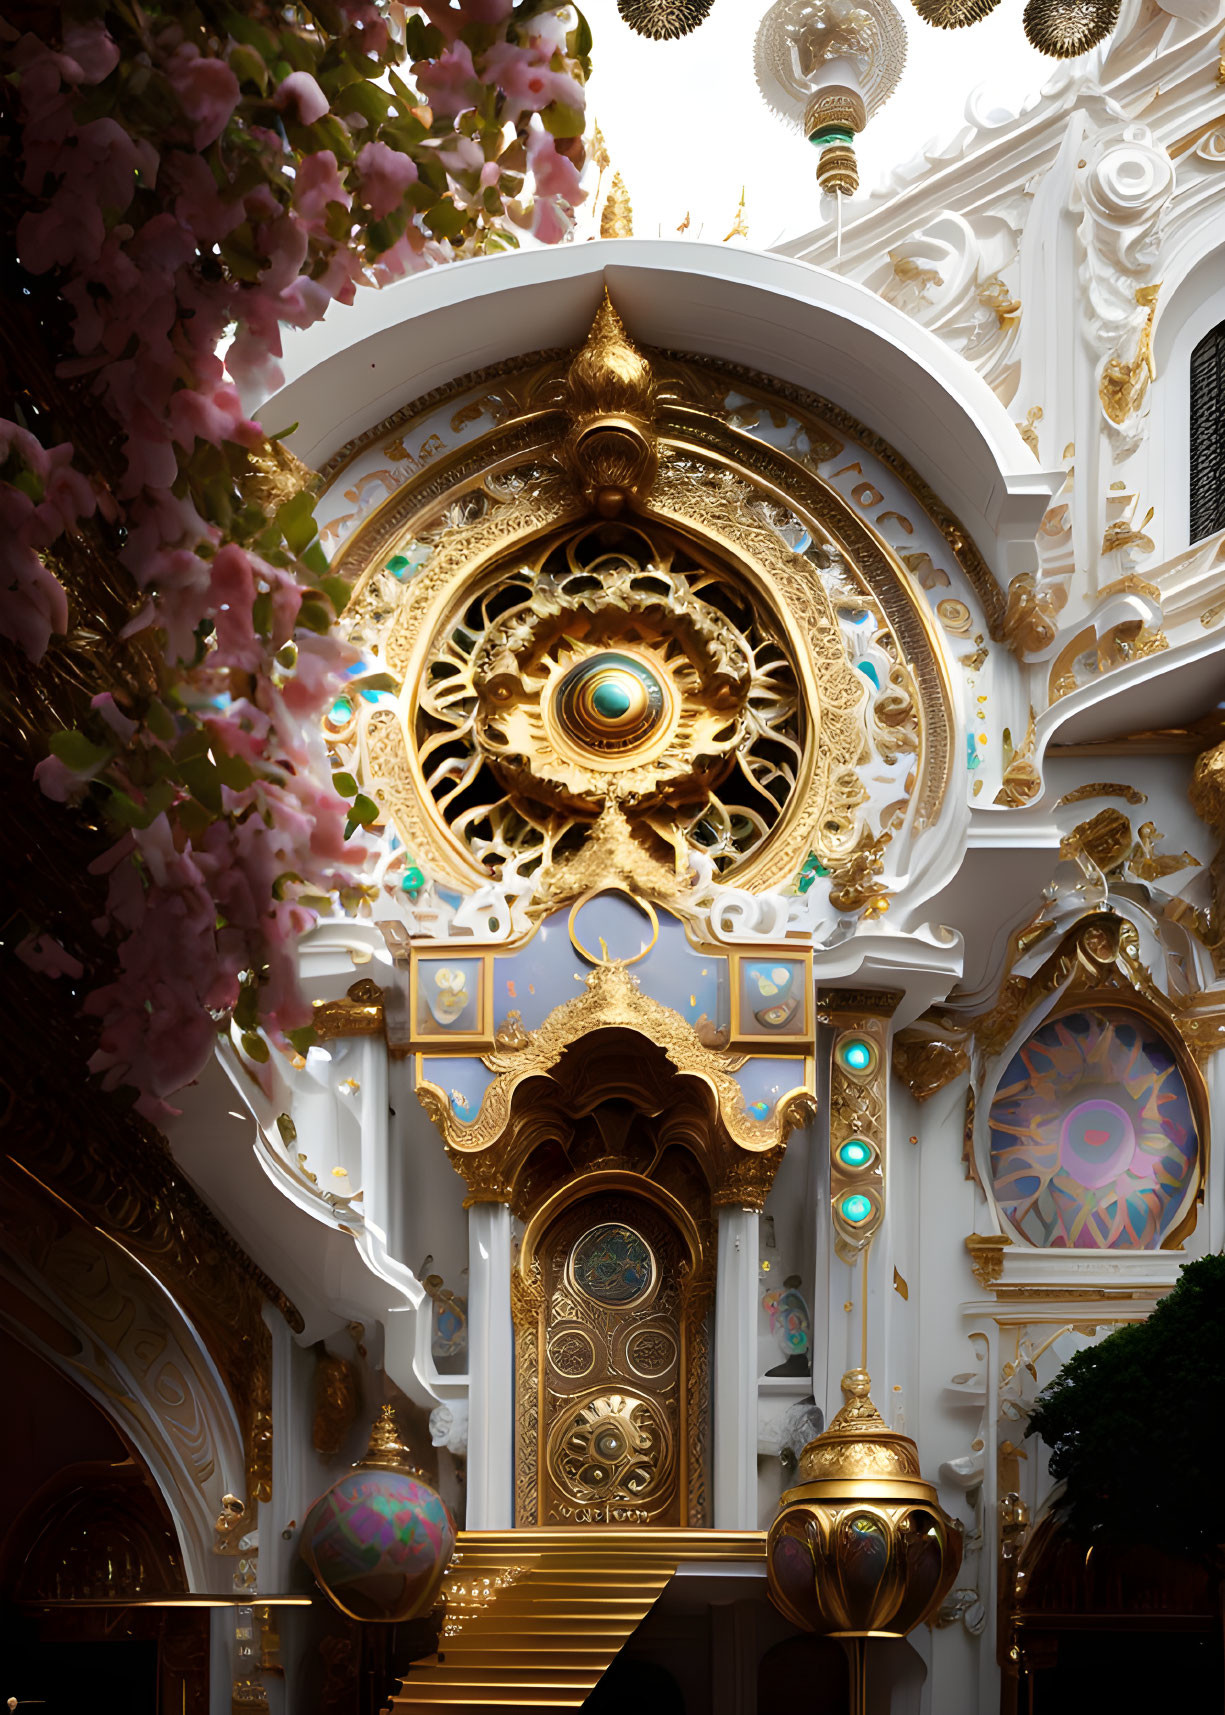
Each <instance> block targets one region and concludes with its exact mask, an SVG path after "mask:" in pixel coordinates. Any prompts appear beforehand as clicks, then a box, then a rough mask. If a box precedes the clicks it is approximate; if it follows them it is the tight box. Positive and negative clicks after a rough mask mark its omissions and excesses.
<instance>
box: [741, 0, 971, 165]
mask: <svg viewBox="0 0 1225 1715" xmlns="http://www.w3.org/2000/svg"><path fill="white" fill-rule="evenodd" d="M979 3H981V0H979ZM905 63H906V31H905V27H904V26H903V24H902V19H901V16H900V14H899V13H898V12H897V10H896V9H895V8H894V7H893V6H892V5H891V4H890V3H889V0H776V4H775V5H774V6H772V7H771V8H770V10H769V11H768V12H767V13H766V15H765V17H764V18H763V19H762V21H761V25H760V28H759V29H758V32H757V48H756V68H757V83H758V87H759V88H760V90H761V93H762V95H763V97H764V98H765V101H766V105H767V106H768V107H770V108H772V109H773V111H774V112H775V113H777V114H778V116H779V117H780V118H781V119H785V120H786V121H787V122H788V123H789V124H792V125H795V126H797V127H798V128H799V129H800V130H802V131H803V133H804V135H805V137H807V139H808V141H809V142H810V143H811V144H813V146H814V147H815V148H816V149H818V150H819V151H820V156H819V159H818V162H817V183H818V184H819V185H820V187H821V189H822V190H823V191H827V192H830V193H833V194H835V195H838V196H853V195H854V193H855V192H856V190H858V188H859V169H858V166H857V164H856V160H855V138H856V137H857V136H858V135H859V133H860V132H861V131H862V130H863V129H864V127H865V125H866V124H867V122H868V120H869V119H870V118H871V117H872V115H873V114H874V113H875V112H876V110H877V108H878V107H880V106H881V105H882V103H883V102H885V101H887V100H888V98H889V96H890V95H892V93H893V91H894V90H895V89H896V87H897V84H898V80H899V79H900V77H901V75H902V68H903V66H904V65H905Z"/></svg>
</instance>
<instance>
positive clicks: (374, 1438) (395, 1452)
mask: <svg viewBox="0 0 1225 1715" xmlns="http://www.w3.org/2000/svg"><path fill="white" fill-rule="evenodd" d="M359 1467H360V1468H361V1469H363V1470H367V1469H374V1470H378V1471H405V1472H407V1473H409V1474H410V1475H411V1476H414V1477H424V1476H425V1472H424V1471H422V1470H421V1468H420V1466H419V1465H418V1464H417V1461H416V1459H415V1458H414V1457H413V1455H412V1453H411V1451H410V1450H409V1448H408V1447H406V1446H405V1444H404V1442H403V1441H401V1439H400V1430H399V1426H398V1424H397V1423H396V1408H395V1406H394V1405H382V1406H380V1407H379V1414H378V1416H377V1417H376V1418H375V1420H374V1427H373V1428H372V1429H371V1431H370V1445H369V1446H368V1447H367V1449H366V1451H365V1453H364V1454H363V1455H362V1457H361V1458H360V1459H359V1460H358V1461H357V1464H356V1465H355V1466H354V1469H355V1470H356V1469H358V1468H359Z"/></svg>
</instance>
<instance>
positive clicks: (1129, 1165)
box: [991, 1008, 1199, 1250]
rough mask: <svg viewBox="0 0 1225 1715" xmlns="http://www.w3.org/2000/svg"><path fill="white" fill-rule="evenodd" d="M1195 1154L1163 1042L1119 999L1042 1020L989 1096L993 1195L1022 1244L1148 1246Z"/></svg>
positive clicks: (1182, 1087) (1183, 1193)
mask: <svg viewBox="0 0 1225 1715" xmlns="http://www.w3.org/2000/svg"><path fill="white" fill-rule="evenodd" d="M1198 1159H1199V1139H1198V1136H1197V1133H1196V1129H1195V1119H1194V1116H1193V1114H1192V1111H1191V1102H1190V1098H1189V1096H1188V1093H1187V1086H1186V1084H1185V1082H1184V1081H1183V1077H1182V1074H1181V1072H1180V1071H1179V1069H1178V1065H1177V1062H1176V1060H1175V1058H1174V1054H1173V1052H1172V1051H1171V1049H1170V1047H1169V1046H1168V1044H1167V1043H1166V1042H1165V1041H1164V1040H1163V1038H1162V1037H1161V1036H1160V1035H1159V1034H1158V1033H1157V1032H1156V1031H1155V1030H1154V1029H1152V1027H1151V1026H1149V1025H1148V1024H1147V1023H1146V1022H1145V1021H1144V1020H1143V1019H1141V1018H1140V1017H1139V1016H1138V1015H1137V1014H1135V1013H1132V1012H1126V1011H1124V1010H1122V1009H1113V1008H1111V1009H1106V1008H1103V1009H1101V1010H1096V1009H1095V1010H1093V1011H1088V1010H1086V1011H1084V1012H1070V1013H1065V1014H1064V1016H1063V1017H1061V1018H1055V1019H1052V1020H1050V1021H1049V1022H1048V1023H1046V1024H1043V1025H1042V1026H1041V1027H1040V1028H1039V1029H1037V1030H1035V1031H1034V1033H1033V1035H1032V1036H1031V1037H1030V1038H1029V1040H1028V1041H1027V1042H1026V1043H1025V1045H1024V1046H1023V1047H1022V1048H1021V1049H1020V1051H1019V1052H1018V1053H1017V1054H1016V1055H1014V1057H1013V1059H1012V1061H1011V1062H1010V1064H1009V1066H1008V1069H1007V1071H1006V1072H1005V1073H1004V1076H1003V1078H1002V1079H1001V1081H1000V1085H999V1088H998V1090H997V1091H996V1095H995V1100H994V1101H993V1102H992V1104H991V1179H992V1185H993V1188H994V1192H995V1198H996V1202H997V1203H998V1204H999V1206H1000V1209H1001V1211H1002V1212H1003V1214H1004V1215H1005V1217H1006V1218H1007V1219H1008V1220H1009V1221H1010V1222H1011V1223H1012V1225H1013V1226H1014V1227H1015V1228H1017V1230H1018V1231H1019V1232H1020V1233H1021V1234H1022V1235H1023V1236H1024V1237H1025V1238H1026V1239H1028V1240H1029V1242H1030V1243H1031V1244H1035V1245H1040V1246H1043V1247H1049V1248H1052V1249H1069V1248H1071V1249H1080V1250H1156V1249H1157V1248H1158V1247H1159V1246H1160V1245H1161V1243H1162V1241H1163V1239H1164V1238H1165V1236H1166V1234H1167V1233H1168V1232H1169V1231H1170V1229H1171V1228H1172V1227H1173V1225H1174V1223H1175V1222H1176V1220H1177V1219H1178V1217H1179V1216H1180V1215H1181V1213H1182V1211H1183V1210H1184V1209H1185V1207H1186V1203H1187V1198H1188V1195H1189V1194H1190V1192H1191V1191H1192V1190H1193V1188H1194V1183H1195V1179H1196V1172H1197V1163H1198Z"/></svg>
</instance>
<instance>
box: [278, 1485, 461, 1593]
mask: <svg viewBox="0 0 1225 1715" xmlns="http://www.w3.org/2000/svg"><path fill="white" fill-rule="evenodd" d="M454 1548H455V1521H454V1519H453V1518H452V1517H451V1514H450V1513H449V1512H448V1511H447V1508H446V1506H445V1505H444V1504H443V1501H442V1499H441V1497H440V1496H439V1495H438V1494H437V1492H436V1491H435V1490H434V1489H432V1488H431V1487H430V1485H429V1484H428V1483H426V1482H423V1481H422V1479H421V1478H420V1477H415V1476H411V1475H410V1474H409V1473H408V1472H406V1471H394V1470H386V1469H378V1468H363V1467H360V1466H359V1467H358V1468H357V1469H356V1470H353V1471H350V1472H349V1473H348V1474H347V1475H346V1476H344V1477H341V1479H340V1481H339V1482H336V1483H333V1484H332V1486H331V1488H330V1489H328V1490H327V1491H326V1492H325V1493H324V1494H323V1495H321V1496H320V1497H319V1499H318V1500H317V1501H316V1502H315V1504H314V1506H312V1507H311V1509H310V1511H309V1512H308V1513H307V1515H306V1517H305V1519H304V1520H303V1521H302V1541H301V1549H302V1558H303V1559H304V1560H305V1561H306V1564H307V1565H308V1566H309V1567H310V1569H311V1571H312V1572H313V1573H314V1575H315V1578H316V1580H317V1582H318V1583H319V1586H320V1588H321V1589H322V1590H323V1592H324V1594H325V1595H326V1596H328V1597H329V1599H330V1600H331V1601H332V1602H334V1603H335V1605H336V1606H337V1607H338V1608H339V1609H340V1610H341V1612H342V1613H344V1614H348V1615H349V1616H350V1618H351V1619H355V1620H375V1621H381V1622H383V1623H385V1624H395V1623H397V1622H399V1621H402V1620H413V1619H417V1618H419V1617H420V1616H421V1615H423V1614H428V1613H429V1612H430V1610H431V1608H433V1606H434V1603H435V1600H436V1598H437V1595H438V1589H439V1586H440V1585H441V1583H442V1575H443V1573H444V1572H445V1571H446V1569H447V1563H448V1561H449V1560H450V1558H451V1554H452V1551H453V1550H454Z"/></svg>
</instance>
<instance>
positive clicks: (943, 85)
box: [579, 0, 1066, 250]
mask: <svg viewBox="0 0 1225 1715" xmlns="http://www.w3.org/2000/svg"><path fill="white" fill-rule="evenodd" d="M579 4H580V5H581V6H582V8H583V11H584V13H585V14H586V17H587V20H588V22H589V23H590V25H591V31H592V35H593V37H594V40H595V50H594V54H593V74H592V79H591V83H590V84H589V86H588V111H589V113H590V114H591V115H593V116H594V118H595V119H597V120H598V121H599V124H600V129H601V130H602V131H603V133H604V137H605V140H606V141H607V143H608V149H609V153H610V154H611V156H612V161H613V167H614V169H616V170H617V171H619V172H620V173H621V175H622V177H623V178H624V180H625V183H626V187H627V189H628V190H629V193H630V200H631V202H632V203H633V208H634V233H635V236H637V237H640V238H654V237H656V236H661V237H665V238H671V237H673V236H675V233H676V228H677V227H678V226H679V225H680V223H681V222H682V221H683V220H684V218H685V215H686V213H688V214H689V215H690V217H691V218H690V226H689V229H688V232H687V233H686V234H685V235H684V236H686V237H688V238H704V239H705V240H706V242H708V243H709V242H710V241H711V240H714V241H715V242H718V241H720V240H721V239H722V238H723V237H724V235H725V234H726V233H727V232H728V231H729V229H730V228H731V226H732V224H733V222H734V220H735V218H736V205H737V203H738V202H739V200H740V188H741V185H743V186H744V188H745V193H746V202H745V213H746V216H747V220H748V227H749V236H748V243H749V244H750V245H751V247H752V248H753V249H755V250H765V249H769V248H770V247H771V246H772V245H774V244H778V243H779V242H780V241H782V240H783V239H787V238H795V237H797V236H799V235H800V234H801V233H804V232H807V231H809V230H811V229H812V228H813V227H815V226H817V225H819V224H821V222H822V213H821V200H822V199H821V198H820V197H819V195H818V192H817V186H816V164H817V156H816V150H815V149H813V148H812V146H811V145H810V144H809V143H807V142H806V141H805V140H804V138H803V137H801V136H800V134H799V132H798V131H794V130H792V129H791V128H790V127H789V126H787V125H785V124H784V123H783V122H782V121H781V120H779V119H776V118H775V116H774V115H773V113H771V111H770V109H769V108H768V107H767V106H766V104H765V102H764V101H763V100H762V98H761V94H760V92H759V90H758V88H757V81H756V79H755V77H754V75H753V43H754V38H755V36H756V31H757V24H758V22H759V20H760V19H761V17H762V16H763V14H764V13H765V12H766V11H767V10H768V5H769V0H715V4H714V8H713V10H712V12H711V14H710V16H709V17H708V18H707V20H706V22H705V23H704V24H702V25H700V26H699V28H698V29H696V30H695V31H694V32H693V33H692V34H691V35H689V36H685V37H682V38H681V39H680V40H679V41H675V42H651V41H647V40H645V39H644V38H643V37H641V36H637V35H635V34H634V32H633V31H632V30H630V29H628V28H627V26H626V25H625V24H623V23H622V21H621V18H620V16H619V15H618V12H617V6H616V0H579ZM898 6H899V10H900V11H901V12H902V13H903V16H904V19H905V24H906V29H907V34H908V47H907V55H906V70H905V71H904V73H903V74H902V81H901V83H900V84H899V85H898V87H897V89H896V90H895V91H894V93H893V95H892V96H891V97H890V99H889V100H888V101H887V102H886V104H885V105H884V107H882V108H881V109H880V111H879V112H878V113H877V114H876V116H875V118H873V119H872V120H870V121H869V124H868V128H867V130H866V132H865V133H864V134H863V136H862V137H861V138H860V139H859V140H858V141H857V143H856V153H857V155H858V157H859V176H860V185H861V189H860V192H859V196H858V197H857V198H856V199H855V202H856V203H861V200H862V199H863V198H864V197H865V196H866V194H867V193H868V191H870V190H871V188H872V186H873V185H874V184H875V183H876V182H877V181H878V180H879V179H882V178H883V177H884V176H885V175H886V174H887V173H888V172H889V170H890V169H891V168H892V167H893V166H895V165H897V164H899V163H900V162H903V161H906V160H909V159H910V158H911V157H912V156H913V155H915V154H917V152H918V151H919V149H920V148H921V147H922V146H923V144H925V143H927V142H928V141H930V140H931V139H932V138H933V137H936V136H940V137H950V136H952V135H954V134H955V133H956V132H957V131H958V130H959V129H960V128H961V126H962V125H963V123H964V115H965V106H966V101H967V98H968V97H969V96H970V94H971V93H972V92H973V91H974V90H975V89H977V88H979V87H980V86H981V87H982V89H983V91H984V93H985V95H986V96H987V97H988V101H987V104H986V105H987V107H988V108H993V107H994V108H999V107H1007V108H1009V109H1011V110H1012V111H1016V109H1017V108H1019V107H1020V105H1021V103H1022V102H1023V101H1024V99H1025V98H1026V97H1027V96H1029V95H1032V94H1035V93H1036V92H1037V91H1038V90H1039V89H1040V88H1041V87H1042V85H1043V84H1044V83H1045V82H1046V81H1047V79H1048V78H1049V77H1050V76H1051V75H1052V74H1053V73H1054V72H1055V71H1056V69H1057V68H1058V66H1059V65H1060V63H1061V62H1059V61H1057V60H1051V59H1047V58H1045V57H1044V56H1043V55H1041V54H1039V53H1036V52H1035V51H1034V49H1033V48H1031V47H1030V45H1029V43H1028V42H1027V41H1026V39H1025V35H1024V32H1023V30H1022V28H1021V12H1022V9H1023V7H1022V0H1002V4H1000V5H999V6H998V7H997V8H996V10H995V12H993V13H992V14H991V16H990V17H989V18H987V19H986V20H985V21H984V22H983V23H981V24H975V25H974V26H973V27H972V28H970V29H964V30H936V29H933V28H932V27H931V26H930V25H928V24H925V23H924V22H923V20H922V19H921V18H920V17H919V16H918V14H917V13H916V12H915V11H914V9H913V7H912V6H911V5H910V4H909V0H898ZM1063 63H1066V62H1063ZM607 184H608V180H607V177H606V179H605V186H604V188H605V189H607ZM845 213H846V214H848V215H849V214H850V210H849V209H848V210H846V211H845Z"/></svg>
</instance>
